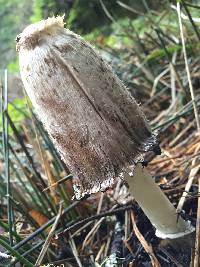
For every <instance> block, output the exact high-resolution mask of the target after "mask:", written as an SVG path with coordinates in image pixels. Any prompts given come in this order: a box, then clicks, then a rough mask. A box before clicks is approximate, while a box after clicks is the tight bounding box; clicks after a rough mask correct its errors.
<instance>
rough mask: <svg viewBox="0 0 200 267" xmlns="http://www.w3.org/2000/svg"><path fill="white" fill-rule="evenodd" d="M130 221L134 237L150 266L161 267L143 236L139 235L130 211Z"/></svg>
mask: <svg viewBox="0 0 200 267" xmlns="http://www.w3.org/2000/svg"><path fill="white" fill-rule="evenodd" d="M131 221H132V224H133V231H134V233H135V235H136V236H137V238H138V240H139V241H140V243H141V244H142V246H143V248H144V250H145V251H146V252H147V253H148V255H149V257H150V259H151V264H152V266H153V267H161V266H160V263H159V261H158V260H157V258H156V256H155V254H154V252H153V248H152V246H151V245H150V244H148V243H147V241H146V240H145V239H144V237H143V235H142V234H141V233H140V231H139V229H138V228H137V225H136V222H135V216H134V213H133V211H131Z"/></svg>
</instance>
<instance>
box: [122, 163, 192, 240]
mask: <svg viewBox="0 0 200 267" xmlns="http://www.w3.org/2000/svg"><path fill="white" fill-rule="evenodd" d="M124 180H125V181H126V182H127V183H128V185H129V191H130V193H131V195H132V196H133V197H134V199H135V200H136V201H137V203H138V204H139V206H140V207H141V208H142V210H143V211H144V213H145V214H146V216H147V217H148V218H149V220H150V221H151V223H152V225H153V226H154V227H155V228H156V236H158V237H160V238H163V239H165V238H170V239H174V238H179V237H182V236H185V235H187V234H189V233H192V232H193V231H194V227H193V226H191V224H190V222H188V221H184V220H183V219H182V218H181V217H179V218H178V220H177V213H176V209H175V207H174V206H173V205H172V204H171V203H170V201H169V200H168V198H167V197H166V196H165V194H164V193H163V192H162V190H161V189H160V187H159V186H158V185H157V184H156V183H155V182H154V181H153V179H152V177H151V175H150V174H149V173H148V172H147V170H146V169H145V168H143V167H142V166H141V164H137V166H136V167H135V170H134V172H133V173H132V172H130V173H125V174H124Z"/></svg>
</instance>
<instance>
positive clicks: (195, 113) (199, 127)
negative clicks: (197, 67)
mask: <svg viewBox="0 0 200 267" xmlns="http://www.w3.org/2000/svg"><path fill="white" fill-rule="evenodd" d="M177 13H178V20H179V27H180V34H181V41H182V46H183V55H184V60H185V68H186V72H187V77H188V83H189V88H190V94H191V99H192V103H193V109H194V115H195V119H196V124H197V131H198V132H199V131H200V121H199V115H198V110H197V106H196V101H195V95H194V90H193V86H192V81H191V75H190V69H189V65H188V61H187V52H186V47H185V39H184V34H183V25H182V21H181V9H180V3H179V2H177Z"/></svg>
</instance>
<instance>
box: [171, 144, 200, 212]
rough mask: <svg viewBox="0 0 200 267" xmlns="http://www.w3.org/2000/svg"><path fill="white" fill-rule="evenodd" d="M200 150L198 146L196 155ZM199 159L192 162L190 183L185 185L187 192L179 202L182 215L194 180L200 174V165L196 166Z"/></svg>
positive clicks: (179, 210) (178, 209)
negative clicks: (199, 172)
mask: <svg viewBox="0 0 200 267" xmlns="http://www.w3.org/2000/svg"><path fill="white" fill-rule="evenodd" d="M199 149H200V145H199V146H197V148H196V149H195V154H196V153H197V152H198V150H199ZM197 159H198V157H195V158H194V159H193V161H192V166H191V170H190V174H189V177H188V181H187V183H186V185H185V190H184V192H183V194H182V196H181V198H180V200H179V203H178V206H177V209H176V211H177V213H180V212H181V210H182V208H183V205H184V202H185V199H186V197H187V195H188V192H189V190H190V188H191V186H192V183H193V180H194V178H195V177H196V174H197V173H198V171H199V168H200V165H199V164H198V165H196V164H197Z"/></svg>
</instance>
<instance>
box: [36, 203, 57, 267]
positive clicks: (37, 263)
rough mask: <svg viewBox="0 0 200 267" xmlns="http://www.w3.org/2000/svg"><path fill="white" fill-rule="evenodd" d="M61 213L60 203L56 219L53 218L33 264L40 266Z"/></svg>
mask: <svg viewBox="0 0 200 267" xmlns="http://www.w3.org/2000/svg"><path fill="white" fill-rule="evenodd" d="M61 215H62V203H60V207H59V211H58V215H57V217H56V220H55V222H54V224H53V226H52V228H51V231H50V232H49V234H48V237H47V239H46V241H45V243H44V245H43V247H42V250H41V252H40V254H39V256H38V259H37V261H36V263H35V266H40V264H41V263H42V260H43V258H44V256H45V254H46V252H47V249H48V247H49V245H50V242H51V239H52V237H53V235H54V233H55V230H56V227H57V225H58V223H59V220H60V217H61Z"/></svg>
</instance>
